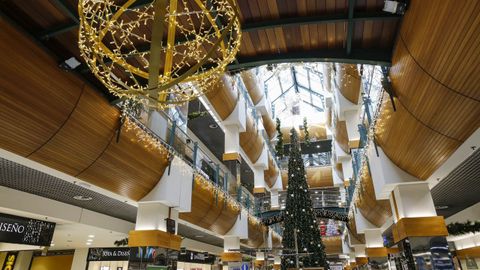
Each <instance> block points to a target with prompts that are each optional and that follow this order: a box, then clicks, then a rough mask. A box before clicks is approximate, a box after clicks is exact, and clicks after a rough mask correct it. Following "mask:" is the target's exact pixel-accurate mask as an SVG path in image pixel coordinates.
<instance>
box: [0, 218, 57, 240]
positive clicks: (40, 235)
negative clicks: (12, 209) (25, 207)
mask: <svg viewBox="0 0 480 270" xmlns="http://www.w3.org/2000/svg"><path fill="white" fill-rule="evenodd" d="M54 231H55V223H53V222H48V221H43V220H38V219H31V218H24V217H18V216H12V215H7V214H2V213H0V242H4V243H13V244H24V245H33V246H50V243H51V242H52V237H53V232H54Z"/></svg>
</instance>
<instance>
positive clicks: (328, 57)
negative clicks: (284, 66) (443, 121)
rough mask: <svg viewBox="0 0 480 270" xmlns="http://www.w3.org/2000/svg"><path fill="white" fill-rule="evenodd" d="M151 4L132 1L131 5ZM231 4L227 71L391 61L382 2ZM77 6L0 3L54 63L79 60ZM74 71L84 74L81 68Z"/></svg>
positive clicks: (389, 18) (49, 1)
mask: <svg viewBox="0 0 480 270" xmlns="http://www.w3.org/2000/svg"><path fill="white" fill-rule="evenodd" d="M151 1H152V0H137V2H136V3H135V4H134V6H135V5H145V4H148V3H150V2H151ZM237 2H238V6H239V8H240V16H241V17H240V19H241V22H242V31H243V36H242V42H241V48H240V52H239V53H238V55H237V60H236V61H235V62H234V63H232V64H231V65H230V66H229V69H241V68H248V67H252V66H257V65H262V64H267V63H279V62H298V61H338V62H353V63H380V64H387V65H388V64H389V63H390V61H391V60H390V58H391V54H392V48H393V45H394V41H395V37H396V32H397V28H398V25H399V21H400V17H399V16H398V15H393V14H389V13H385V12H383V11H382V8H383V2H384V1H383V0H298V1H293V0H262V1H257V0H242V1H237ZM77 6H78V0H39V1H33V2H30V1H14V0H5V1H2V2H1V3H0V9H1V12H2V13H3V14H5V15H7V17H9V18H11V19H13V21H15V22H16V23H18V24H19V25H20V26H21V27H23V28H24V29H26V30H27V31H28V32H29V33H30V34H32V35H33V36H35V37H37V38H38V39H39V40H40V41H41V42H42V43H43V44H44V45H46V47H48V48H49V49H50V50H52V51H53V52H55V54H57V56H58V58H59V60H65V59H68V58H70V57H71V56H75V57H76V58H77V59H79V60H80V59H81V58H80V53H79V49H78V46H77V42H78V14H77ZM79 70H82V71H83V72H84V73H87V74H88V73H89V71H88V69H86V68H85V65H83V66H82V67H81V68H79ZM87 76H88V75H87ZM89 77H90V76H89ZM91 79H92V80H94V78H93V77H92V78H91Z"/></svg>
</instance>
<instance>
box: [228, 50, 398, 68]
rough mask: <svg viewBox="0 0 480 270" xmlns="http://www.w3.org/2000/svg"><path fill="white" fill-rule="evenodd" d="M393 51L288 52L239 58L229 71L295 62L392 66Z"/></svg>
mask: <svg viewBox="0 0 480 270" xmlns="http://www.w3.org/2000/svg"><path fill="white" fill-rule="evenodd" d="M391 54H392V52H391V50H380V49H368V50H366V49H355V50H352V51H351V53H350V54H347V53H346V51H345V49H330V50H313V51H305V52H286V53H279V54H269V55H257V56H249V57H242V56H237V60H238V64H230V65H228V66H227V68H228V70H231V71H234V70H240V69H248V68H253V67H258V66H262V65H267V64H281V63H295V62H335V63H347V64H367V65H380V66H391V56H392V55H391Z"/></svg>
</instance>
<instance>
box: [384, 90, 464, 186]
mask: <svg viewBox="0 0 480 270" xmlns="http://www.w3.org/2000/svg"><path fill="white" fill-rule="evenodd" d="M395 106H396V109H397V110H396V111H395V112H394V111H393V107H392V103H391V102H390V99H388V98H387V97H385V98H384V101H383V104H382V108H381V111H380V115H379V117H378V121H377V127H376V130H375V138H376V142H377V143H378V145H380V146H381V147H382V149H383V151H384V152H385V154H386V155H387V156H388V157H389V159H390V160H391V161H392V162H394V163H395V164H396V165H397V166H398V167H400V168H401V169H403V170H404V171H406V172H408V173H410V174H411V175H413V176H415V177H418V178H420V179H423V180H425V179H427V178H428V177H429V176H430V175H431V174H432V173H433V172H434V171H435V170H436V169H438V168H439V167H440V166H441V165H442V164H443V162H445V160H446V159H447V158H448V157H449V156H450V155H451V154H452V153H453V152H454V151H455V150H456V149H457V148H458V147H459V146H460V145H461V142H460V141H457V140H452V139H450V138H448V137H445V136H443V135H441V134H439V133H438V132H435V131H433V130H432V129H430V128H428V127H426V126H425V125H423V124H422V123H420V122H419V121H417V119H415V118H414V117H413V116H412V115H411V114H410V113H409V112H408V111H407V110H406V109H405V108H404V107H403V105H402V103H400V102H399V101H398V100H397V99H396V98H395Z"/></svg>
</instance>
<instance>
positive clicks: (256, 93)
mask: <svg viewBox="0 0 480 270" xmlns="http://www.w3.org/2000/svg"><path fill="white" fill-rule="evenodd" d="M240 76H241V77H242V80H243V84H245V88H247V91H248V94H249V95H250V98H251V99H252V101H253V104H254V105H257V104H258V103H259V102H260V100H262V98H263V95H264V92H263V88H261V87H259V85H260V82H259V81H258V79H257V75H256V74H255V72H254V71H253V70H246V71H242V72H241V73H240Z"/></svg>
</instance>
